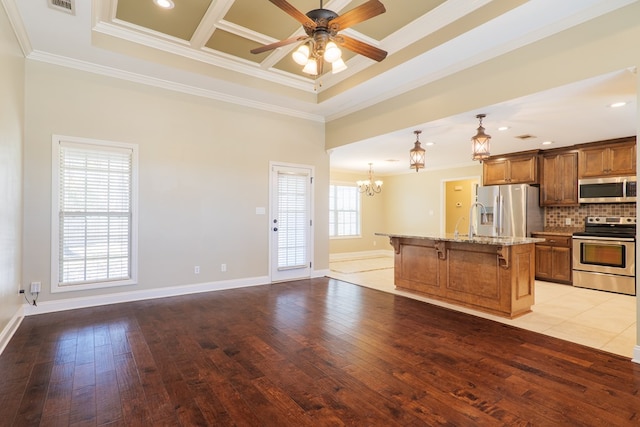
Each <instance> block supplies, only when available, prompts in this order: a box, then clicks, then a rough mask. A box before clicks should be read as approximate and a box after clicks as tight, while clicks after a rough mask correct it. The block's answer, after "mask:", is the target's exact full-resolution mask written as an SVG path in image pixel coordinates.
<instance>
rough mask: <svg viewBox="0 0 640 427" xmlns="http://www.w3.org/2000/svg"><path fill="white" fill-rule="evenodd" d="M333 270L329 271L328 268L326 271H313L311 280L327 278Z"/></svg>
mask: <svg viewBox="0 0 640 427" xmlns="http://www.w3.org/2000/svg"><path fill="white" fill-rule="evenodd" d="M330 271H331V270H329V269H328V268H326V269H324V270H313V271H312V272H311V278H312V279H315V278H316V277H325V276H327V275H328V274H329V272H330Z"/></svg>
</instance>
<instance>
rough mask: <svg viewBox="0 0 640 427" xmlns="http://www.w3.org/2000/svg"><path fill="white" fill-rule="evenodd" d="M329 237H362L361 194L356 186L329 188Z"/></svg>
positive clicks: (333, 186) (332, 186)
mask: <svg viewBox="0 0 640 427" xmlns="http://www.w3.org/2000/svg"><path fill="white" fill-rule="evenodd" d="M329 236H330V237H360V192H359V191H358V187H356V186H355V185H330V186H329Z"/></svg>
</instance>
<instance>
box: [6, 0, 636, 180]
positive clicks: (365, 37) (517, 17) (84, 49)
mask: <svg viewBox="0 0 640 427" xmlns="http://www.w3.org/2000/svg"><path fill="white" fill-rule="evenodd" d="M173 1H174V3H175V7H174V8H173V9H168V10H165V9H161V8H160V7H158V6H157V5H156V4H155V3H154V2H153V1H152V0H91V1H89V0H38V1H35V0H29V1H22V0H0V2H1V3H2V4H3V5H4V6H5V9H6V10H7V12H8V14H9V17H10V19H11V22H12V24H13V26H14V29H15V32H16V34H17V35H18V38H19V40H20V42H21V44H22V46H23V49H24V51H25V55H26V56H27V57H28V58H30V59H34V60H40V61H46V62H50V63H54V64H59V65H63V66H67V67H72V68H78V69H82V70H86V71H91V72H96V73H100V74H106V75H112V76H116V77H119V78H124V79H128V80H132V81H136V82H141V83H145V84H150V85H155V86H160V87H165V88H168V89H172V90H180V91H183V92H187V93H192V94H195V95H198V96H205V97H210V98H214V99H220V100H223V101H227V102H232V103H238V104H243V105H248V106H251V107H254V108H258V109H264V110H269V111H273V112H276V113H282V114H288V115H292V116H296V117H301V118H304V119H309V120H315V121H319V122H327V121H331V120H333V119H336V118H339V117H342V116H344V115H347V114H349V113H351V112H354V111H358V110H359V109H362V108H364V107H367V106H369V105H372V104H375V103H379V102H382V101H384V100H385V99H387V98H390V97H393V96H395V95H398V94H401V93H403V92H407V91H410V90H411V89H412V88H414V87H417V86H420V85H424V84H426V83H429V82H431V81H435V80H436V79H438V78H441V77H442V76H445V75H447V74H450V73H453V72H456V71H459V70H462V69H465V68H468V67H471V66H473V65H476V64H478V63H481V62H482V61H485V60H487V59H490V58H493V57H495V56H497V55H501V54H503V53H505V52H508V51H510V50H513V49H516V48H518V47H520V46H523V45H526V44H529V43H532V42H534V41H537V40H539V39H542V38H544V37H547V36H549V35H551V34H554V33H556V32H559V31H562V30H564V29H567V28H570V27H572V26H575V25H579V24H581V23H583V22H585V21H588V20H590V19H594V18H596V17H598V16H600V15H602V14H605V13H608V12H611V11H613V10H616V9H618V8H620V7H623V6H626V5H628V4H631V3H634V2H636V1H638V0H567V1H562V2H558V1H557V0H529V1H527V0H415V1H414V0H381V2H382V3H383V4H384V7H385V9H386V11H385V12H384V13H382V14H380V15H378V16H375V17H373V18H371V19H368V20H366V21H364V22H361V23H358V24H356V25H353V26H352V27H350V28H347V29H344V30H341V31H340V33H342V34H344V35H347V36H348V37H350V38H353V39H355V40H358V41H361V42H365V43H367V44H370V45H373V46H376V47H378V48H380V49H383V50H385V51H387V52H388V56H387V57H386V59H384V60H383V61H381V62H376V61H374V60H371V59H369V58H367V57H365V56H362V55H359V54H355V53H353V52H351V51H349V50H348V49H345V48H343V49H342V51H343V59H344V60H345V62H346V64H347V67H348V68H347V69H346V70H345V71H343V72H341V73H338V74H332V73H331V71H330V70H329V67H326V70H325V71H326V72H325V73H324V74H322V75H321V76H318V77H312V76H308V75H306V74H304V73H302V71H301V68H302V67H301V66H299V65H298V64H296V63H295V62H294V61H293V60H292V59H291V53H292V51H293V50H295V49H296V48H297V47H298V45H299V44H300V43H302V42H299V43H292V44H289V45H286V46H283V47H280V48H278V49H275V50H272V51H268V52H264V53H260V54H252V53H250V51H251V50H252V49H254V48H257V47H260V46H263V45H266V44H270V43H274V42H277V41H279V40H283V39H288V38H291V37H297V36H303V35H305V33H304V30H303V28H302V26H301V24H300V23H299V22H297V21H296V20H295V19H294V18H293V17H292V16H290V15H289V14H287V13H285V12H284V11H283V10H281V9H280V8H278V7H276V5H274V4H273V3H272V2H270V1H269V0H173ZM288 2H289V3H290V4H291V6H293V7H294V8H295V9H297V10H298V11H301V12H302V13H306V12H308V11H310V10H312V9H317V8H319V7H320V5H321V4H322V6H323V7H324V8H325V9H330V10H332V11H334V12H336V13H337V14H339V15H342V14H345V13H347V12H348V11H350V10H352V9H354V8H357V7H358V6H361V5H362V4H364V3H366V2H367V1H366V0H329V1H325V2H320V1H319V0H288ZM625 73H627V74H628V73H629V70H623V71H621V74H622V75H625ZM620 79H623V80H624V79H625V77H620V76H618V78H617V79H615V78H613V77H612V78H604V77H603V78H602V79H599V80H594V82H593V83H592V84H596V82H597V84H598V85H599V86H598V89H597V90H596V89H594V88H593V87H592V85H588V84H587V85H585V84H582V85H578V87H580V88H585V87H589V88H591V91H590V92H589V93H602V92H607V91H608V92H611V91H613V90H616V91H618V92H619V91H620V87H619V85H620ZM614 80H615V84H617V85H618V86H617V88H614V87H613V86H606V85H609V84H614V83H613V81H614ZM625 82H631V83H629V84H627V86H626V87H625V91H626V94H625V96H626V98H627V100H630V101H631V102H633V101H634V96H633V94H634V92H635V85H634V84H633V79H627V80H625ZM559 91H560V92H556V93H554V94H553V95H550V94H547V95H546V97H543V99H542V100H540V101H538V102H537V103H536V105H537V107H536V108H537V114H538V115H537V116H532V115H527V114H525V111H524V110H526V109H527V108H529V107H528V106H529V105H532V104H531V103H528V102H525V101H524V100H515V101H514V102H515V103H516V104H517V111H516V110H514V109H513V108H514V107H515V106H516V105H515V104H514V105H508V104H505V105H503V106H487V107H488V110H489V111H488V112H489V113H491V114H493V117H492V116H489V117H488V118H487V123H491V122H492V121H493V122H495V121H497V119H498V117H499V118H500V121H501V122H506V121H509V120H510V119H516V118H517V117H516V114H518V115H519V117H527V118H528V119H529V118H531V117H539V119H540V120H544V119H546V118H549V117H545V116H544V114H543V113H541V112H540V111H544V110H545V108H544V107H545V103H546V102H548V101H549V100H550V99H553V100H554V102H556V103H557V102H558V100H559V99H565V98H564V97H567V98H566V105H575V102H582V108H581V111H582V112H583V116H582V117H583V119H584V120H593V119H594V117H596V116H597V115H598V114H601V112H598V113H596V112H591V111H586V110H585V108H584V107H585V105H587V103H585V100H584V97H581V96H578V95H577V94H576V92H575V89H562V88H560V89H559ZM580 93H581V94H584V93H585V92H580ZM580 98H583V99H580ZM578 99H580V101H578ZM590 99H592V100H593V102H594V103H598V105H600V104H601V103H602V99H597V100H595V99H593V97H592V98H590ZM632 107H633V108H634V110H633V111H634V113H635V104H633V106H632ZM510 109H512V111H509V110H510ZM551 110H553V111H554V114H556V116H555V117H557V116H558V115H559V114H564V113H563V112H561V111H557V109H550V111H551ZM563 111H567V110H563ZM568 111H570V108H569V109H568ZM528 112H529V113H534V111H528ZM472 113H473V112H469V113H468V114H466V115H464V117H458V118H455V117H452V118H449V119H447V120H444V121H442V123H424V124H417V125H416V128H422V129H423V131H424V133H423V138H425V140H427V139H431V138H437V136H436V135H433V134H435V133H436V132H437V129H445V128H446V129H449V130H451V129H454V128H456V129H458V128H459V129H460V132H461V135H462V132H464V135H465V137H464V140H463V142H461V143H464V144H465V147H466V145H467V144H466V143H467V142H468V139H469V137H470V133H473V131H474V129H475V127H477V124H476V123H474V114H472ZM567 116H568V115H567ZM629 117H635V116H634V115H633V114H629ZM573 119H575V117H573ZM625 120H627V119H626V118H625ZM632 125H635V122H634V121H632V122H631V123H630V124H629V125H628V126H626V128H625V130H624V132H626V130H627V129H629V128H630V126H632ZM571 126H573V128H574V129H575V127H576V123H575V120H574V121H573V122H572V125H571ZM565 127H566V126H565ZM488 129H489V127H488ZM548 130H549V132H548V133H549V134H550V135H549V136H548V138H552V139H556V140H562V138H561V137H558V136H556V135H561V133H562V132H567V130H566V129H564V130H563V126H561V125H557V129H551V128H548ZM412 131H413V129H399V130H398V132H397V133H396V134H394V135H381V136H380V137H379V138H376V139H375V140H372V141H363V142H361V143H356V144H352V146H350V147H349V148H345V149H344V150H341V149H337V150H335V151H334V153H332V157H331V159H332V160H331V161H332V165H335V166H336V167H339V168H342V169H355V168H358V169H365V167H366V163H367V162H369V161H373V162H376V163H379V162H384V164H381V165H380V166H377V167H376V169H377V170H381V171H383V172H393V171H398V170H406V167H405V166H404V165H402V166H400V165H394V164H393V163H394V162H386V160H394V159H397V160H401V161H402V162H404V160H406V159H405V158H406V156H407V154H406V151H407V150H408V149H409V148H410V146H411V142H412V139H413V134H412ZM429 131H432V134H431V135H429V133H430V132H429ZM518 132H520V133H521V134H525V133H534V132H535V133H538V134H542V133H543V132H542V131H541V130H539V129H535V128H523V129H519V130H518ZM445 134H453V133H452V132H446V133H445V132H443V133H442V135H441V137H442V138H445ZM617 136H622V135H616V136H612V137H617ZM396 140H397V142H394V141H396ZM400 141H401V142H400ZM444 142H445V141H444V139H441V140H440V141H439V143H438V144H437V145H436V146H434V147H438V145H440V146H441V147H442V148H443V149H444V147H445V146H446V147H450V149H454V150H458V151H459V147H457V146H455V145H454V144H453V143H447V144H445V143H444ZM538 142H539V141H538ZM396 144H397V147H396ZM525 145H526V144H525V143H523V145H522V146H523V147H524V148H523V149H526V146H525ZM392 147H396V148H395V149H394V148H392ZM454 147H455V148H454ZM394 150H395V151H394ZM434 150H435V148H434ZM454 153H455V151H452V152H448V151H447V152H443V153H442V156H443V158H455V157H456V155H455V154H454ZM458 157H459V156H458ZM445 163H447V162H445ZM448 163H450V161H449V162H448ZM439 164H440V165H443V164H444V163H442V162H441V163H439Z"/></svg>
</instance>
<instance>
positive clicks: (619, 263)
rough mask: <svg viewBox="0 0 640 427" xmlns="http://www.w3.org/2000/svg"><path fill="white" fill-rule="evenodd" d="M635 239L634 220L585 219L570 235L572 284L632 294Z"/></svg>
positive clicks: (634, 273) (634, 285)
mask: <svg viewBox="0 0 640 427" xmlns="http://www.w3.org/2000/svg"><path fill="white" fill-rule="evenodd" d="M635 236H636V218H635V217H603V216H590V217H587V220H586V225H585V230H584V231H583V232H579V233H574V234H573V285H574V286H578V287H581V288H590V289H598V290H602V291H610V292H618V293H621V294H628V295H635V294H636V281H635V276H636V242H635V240H636V239H635Z"/></svg>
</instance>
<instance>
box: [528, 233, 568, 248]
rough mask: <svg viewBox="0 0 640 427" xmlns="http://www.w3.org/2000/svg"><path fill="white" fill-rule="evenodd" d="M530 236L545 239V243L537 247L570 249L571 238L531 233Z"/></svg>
mask: <svg viewBox="0 0 640 427" xmlns="http://www.w3.org/2000/svg"><path fill="white" fill-rule="evenodd" d="M531 236H532V237H538V238H541V239H545V242H543V243H542V242H541V243H537V244H538V245H545V246H560V247H564V248H570V247H571V236H558V235H555V234H545V233H531Z"/></svg>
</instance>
